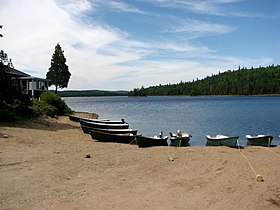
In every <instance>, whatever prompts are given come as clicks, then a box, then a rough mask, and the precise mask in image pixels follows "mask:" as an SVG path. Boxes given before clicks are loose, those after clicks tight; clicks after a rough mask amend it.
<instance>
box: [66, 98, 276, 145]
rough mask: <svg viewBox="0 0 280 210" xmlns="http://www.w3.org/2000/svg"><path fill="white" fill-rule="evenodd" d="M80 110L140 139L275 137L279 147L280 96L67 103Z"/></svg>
mask: <svg viewBox="0 0 280 210" xmlns="http://www.w3.org/2000/svg"><path fill="white" fill-rule="evenodd" d="M63 99H64V100H65V102H66V103H67V105H68V106H69V107H70V108H72V109H73V110H75V111H85V112H91V113H96V114H98V115H99V118H100V119H104V118H106V119H111V120H120V119H125V121H126V122H128V123H129V125H130V128H134V129H138V134H142V135H147V136H152V135H157V134H158V133H159V132H160V131H163V132H164V134H165V135H169V132H171V131H172V132H175V131H176V130H178V129H179V130H181V131H182V132H188V133H191V134H192V136H193V137H192V139H191V140H190V145H191V146H192V145H205V143H206V138H205V135H208V134H209V135H216V134H224V135H238V136H239V142H240V144H241V145H245V144H246V138H245V135H247V134H250V135H258V134H271V135H272V136H273V137H274V138H273V144H274V145H278V144H279V143H280V139H279V135H280V97H269V96H265V97H262V96H248V97H247V96H197V97H193V96H192V97H189V96H155V97H152V96H151V97H140V98H134V97H78V98H63Z"/></svg>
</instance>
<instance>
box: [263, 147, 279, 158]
mask: <svg viewBox="0 0 280 210" xmlns="http://www.w3.org/2000/svg"><path fill="white" fill-rule="evenodd" d="M265 149H266V150H267V151H269V152H272V153H274V154H275V155H277V156H278V157H280V155H279V154H278V153H276V152H274V151H272V150H271V149H269V148H265Z"/></svg>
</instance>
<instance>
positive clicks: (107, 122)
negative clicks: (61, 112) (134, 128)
mask: <svg viewBox="0 0 280 210" xmlns="http://www.w3.org/2000/svg"><path fill="white" fill-rule="evenodd" d="M69 119H70V120H72V121H75V122H80V121H81V120H83V121H88V122H95V123H105V124H125V123H126V122H125V121H124V119H121V120H115V121H112V120H108V119H90V118H83V117H78V116H74V115H69Z"/></svg>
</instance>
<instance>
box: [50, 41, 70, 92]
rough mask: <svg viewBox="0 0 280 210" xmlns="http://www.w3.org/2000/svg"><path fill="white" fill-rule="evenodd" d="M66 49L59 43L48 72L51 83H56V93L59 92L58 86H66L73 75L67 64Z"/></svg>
mask: <svg viewBox="0 0 280 210" xmlns="http://www.w3.org/2000/svg"><path fill="white" fill-rule="evenodd" d="M63 53H64V51H63V50H62V49H61V47H60V45H59V44H57V45H56V47H55V51H54V53H53V56H52V60H51V67H50V68H49V71H48V73H47V79H50V80H51V82H50V85H55V93H56V94H57V87H59V88H66V87H67V86H68V82H69V79H70V76H71V73H70V72H69V70H68V66H67V65H66V58H65V57H64V54H63Z"/></svg>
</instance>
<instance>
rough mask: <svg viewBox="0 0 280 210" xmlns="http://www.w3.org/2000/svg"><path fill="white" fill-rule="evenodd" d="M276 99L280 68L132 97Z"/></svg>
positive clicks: (217, 77)
mask: <svg viewBox="0 0 280 210" xmlns="http://www.w3.org/2000/svg"><path fill="white" fill-rule="evenodd" d="M267 94H269V95H273V94H280V66H279V65H277V66H274V65H271V66H268V67H258V68H253V67H252V68H250V69H247V68H245V67H243V68H240V67H239V69H238V70H228V71H226V72H223V73H220V72H219V73H218V74H217V75H212V76H207V77H206V78H204V79H201V80H198V79H197V80H196V81H192V82H183V81H181V82H180V83H177V84H168V85H157V86H150V87H148V88H143V87H142V88H141V89H139V88H135V89H134V90H132V91H130V92H129V96H146V95H151V96H159V95H166V96H169V95H190V96H197V95H267Z"/></svg>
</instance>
